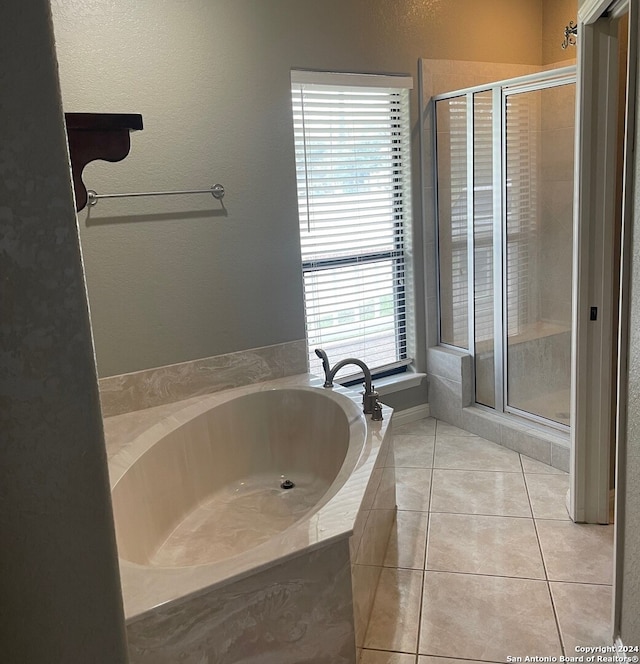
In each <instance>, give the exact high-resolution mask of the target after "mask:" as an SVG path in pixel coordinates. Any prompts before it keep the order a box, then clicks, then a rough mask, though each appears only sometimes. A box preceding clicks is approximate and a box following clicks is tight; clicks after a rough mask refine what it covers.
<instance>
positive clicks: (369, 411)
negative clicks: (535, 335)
mask: <svg viewBox="0 0 640 664" xmlns="http://www.w3.org/2000/svg"><path fill="white" fill-rule="evenodd" d="M315 353H316V355H317V356H318V357H319V358H320V359H321V360H322V368H323V369H324V385H323V387H327V388H329V387H333V379H334V378H335V376H336V374H337V373H338V371H340V369H342V367H346V366H347V365H348V364H355V365H356V366H357V367H360V369H362V373H363V374H364V393H363V395H362V410H363V411H364V413H365V414H366V415H371V419H372V420H376V421H380V420H381V419H382V404H381V403H380V401H378V396H379V395H378V393H377V392H376V391H375V388H374V387H373V385H372V384H371V371H370V370H369V367H368V366H367V365H366V364H365V363H364V362H363V361H362V360H359V359H358V358H356V357H347V358H346V359H344V360H340V362H337V363H336V364H335V366H334V367H333V369H332V368H331V366H330V364H329V358H328V357H327V354H326V353H325V352H324V351H323V350H322V348H316V349H315Z"/></svg>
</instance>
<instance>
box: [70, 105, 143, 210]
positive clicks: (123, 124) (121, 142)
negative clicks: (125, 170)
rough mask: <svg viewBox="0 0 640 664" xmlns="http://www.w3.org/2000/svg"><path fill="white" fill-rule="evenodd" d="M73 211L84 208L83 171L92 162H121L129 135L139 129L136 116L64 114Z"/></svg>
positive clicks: (127, 150) (125, 153) (85, 193)
mask: <svg viewBox="0 0 640 664" xmlns="http://www.w3.org/2000/svg"><path fill="white" fill-rule="evenodd" d="M64 117H65V121H66V123H67V136H68V139H69V154H70V156H71V170H72V171H73V186H74V188H75V192H76V211H77V212H79V211H80V210H82V208H84V207H85V205H86V204H87V188H86V187H85V185H84V182H83V181H82V171H83V170H84V167H85V166H86V165H87V164H88V163H89V162H91V161H94V160H96V159H104V160H105V161H122V160H123V159H124V158H125V157H126V156H127V155H128V154H129V150H130V148H131V138H130V135H129V133H130V132H131V131H135V130H139V129H142V115H140V114H139V113H65V114H64Z"/></svg>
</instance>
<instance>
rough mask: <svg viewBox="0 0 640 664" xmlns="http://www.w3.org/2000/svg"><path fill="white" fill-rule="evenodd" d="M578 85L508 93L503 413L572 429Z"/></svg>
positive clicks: (506, 97) (506, 107)
mask: <svg viewBox="0 0 640 664" xmlns="http://www.w3.org/2000/svg"><path fill="white" fill-rule="evenodd" d="M574 95H575V85H573V84H569V85H559V86H555V87H548V88H544V89H539V90H534V91H529V92H518V93H513V94H507V95H505V111H504V112H505V137H506V147H505V184H504V186H505V191H504V194H505V198H504V200H505V208H506V237H505V244H504V249H505V251H504V253H505V261H506V265H505V268H504V274H505V304H506V306H505V316H504V323H505V332H506V342H507V348H506V371H505V373H506V376H505V378H506V394H507V398H506V409H507V410H511V411H512V412H521V413H527V414H531V415H534V416H538V417H542V418H545V419H548V420H552V421H554V422H556V423H558V424H567V425H568V424H569V410H570V387H571V279H572V275H571V269H572V260H571V259H572V248H573V247H572V245H573V208H572V202H573V141H574V109H575V97H574Z"/></svg>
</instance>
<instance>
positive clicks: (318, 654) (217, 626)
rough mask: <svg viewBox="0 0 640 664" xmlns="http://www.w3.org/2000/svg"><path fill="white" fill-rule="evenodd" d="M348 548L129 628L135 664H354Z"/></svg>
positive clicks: (314, 555)
mask: <svg viewBox="0 0 640 664" xmlns="http://www.w3.org/2000/svg"><path fill="white" fill-rule="evenodd" d="M350 578H351V573H350V562H349V547H348V544H347V541H346V540H341V541H339V542H337V543H335V544H332V545H330V546H328V547H323V548H321V549H319V550H316V551H312V552H310V553H307V554H303V555H301V556H297V557H296V558H294V559H293V560H291V561H289V562H287V563H285V564H281V565H276V566H274V567H271V568H269V569H266V570H263V571H261V572H258V573H257V574H255V575H253V576H250V577H247V578H245V579H242V580H240V581H238V582H237V583H233V584H230V585H227V586H225V587H223V588H220V589H219V590H218V591H217V592H215V593H206V594H203V595H201V596H199V597H192V598H188V599H186V600H184V601H179V602H173V603H171V604H169V605H167V606H164V607H159V608H158V609H157V610H156V611H154V612H153V613H152V614H150V615H147V616H146V617H144V618H142V619H140V620H135V621H133V622H131V623H129V625H128V627H127V634H128V640H129V658H130V662H131V664H174V663H175V662H187V663H188V664H191V663H193V664H200V662H211V663H213V662H216V663H218V662H229V664H236V663H238V662H260V663H261V664H316V663H317V662H331V663H332V664H334V663H335V664H354V663H355V641H354V631H353V604H352V596H351V584H350Z"/></svg>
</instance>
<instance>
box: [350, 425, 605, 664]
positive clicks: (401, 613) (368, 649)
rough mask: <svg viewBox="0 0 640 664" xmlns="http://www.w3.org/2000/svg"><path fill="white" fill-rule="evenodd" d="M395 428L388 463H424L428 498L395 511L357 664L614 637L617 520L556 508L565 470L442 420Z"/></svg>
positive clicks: (480, 656) (504, 652) (562, 650)
mask: <svg viewBox="0 0 640 664" xmlns="http://www.w3.org/2000/svg"><path fill="white" fill-rule="evenodd" d="M400 431H401V434H400ZM394 433H395V438H394V443H393V445H394V454H393V456H392V457H391V458H390V459H389V462H390V461H391V460H393V462H394V464H395V465H396V466H397V467H396V472H397V471H400V470H402V468H404V467H406V468H410V469H414V468H415V467H420V468H422V469H423V470H424V471H425V472H426V473H430V474H431V475H432V479H431V488H430V493H431V500H430V503H429V506H428V507H427V508H425V509H423V510H420V511H416V510H410V511H404V510H402V509H399V511H398V518H397V521H396V524H395V527H394V530H393V532H392V535H391V539H390V541H389V545H388V548H387V555H386V557H385V566H386V570H385V572H384V573H383V576H382V577H381V580H380V584H379V588H378V592H377V594H376V598H375V600H374V606H373V611H372V617H371V621H370V625H369V630H368V632H367V635H366V638H365V648H364V650H363V654H362V659H361V664H448V663H451V664H453V663H454V662H458V663H460V664H461V663H462V662H463V661H464V662H467V664H469V662H504V661H506V658H507V656H508V655H512V656H526V655H530V656H531V655H534V654H535V655H539V656H544V655H549V656H556V657H559V656H560V655H563V654H564V655H574V654H575V646H576V645H590V646H594V645H610V644H611V643H612V636H611V629H610V618H611V570H612V569H613V527H611V526H584V525H578V524H574V523H572V522H571V521H568V520H566V519H564V515H563V513H562V510H563V509H564V496H563V495H561V493H560V492H557V491H556V490H555V482H557V481H560V480H564V481H568V476H567V475H566V474H565V473H562V472H561V471H559V470H558V469H556V468H552V467H551V466H547V465H545V464H542V463H540V462H538V461H536V460H533V459H531V458H529V457H526V456H524V455H522V454H519V453H517V452H514V451H511V450H508V449H504V448H503V447H500V446H498V445H496V444H494V443H492V442H490V441H487V440H485V439H483V438H481V437H478V436H473V435H470V434H469V433H468V432H464V431H460V430H459V429H457V428H456V427H453V426H451V425H449V424H446V423H443V422H441V421H439V420H438V421H436V420H433V419H431V420H423V421H422V422H416V423H414V424H409V425H406V426H403V427H398V428H396V430H395V432H394ZM398 449H400V453H398ZM425 450H432V453H431V455H430V456H429V454H428V453H427V454H426V455H425ZM462 451H464V454H461V452H462ZM398 464H402V466H398ZM461 474H464V481H460V476H461ZM546 480H549V484H548V487H547V488H548V491H545V490H543V488H541V487H542V485H543V483H544V482H545V481H546ZM407 482H408V483H409V485H410V486H411V487H412V488H413V489H414V490H419V489H420V488H421V487H422V486H424V484H423V480H422V479H418V478H415V479H413V480H412V479H407ZM534 486H535V487H536V489H535V491H531V490H529V487H534ZM399 506H400V499H399ZM538 507H539V508H540V509H538ZM565 513H566V510H565Z"/></svg>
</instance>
